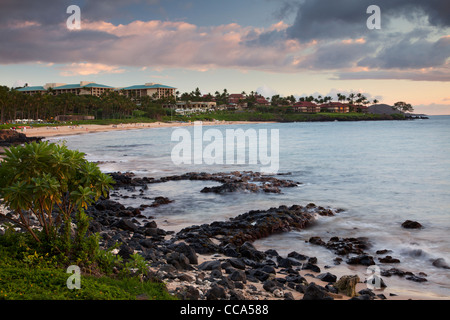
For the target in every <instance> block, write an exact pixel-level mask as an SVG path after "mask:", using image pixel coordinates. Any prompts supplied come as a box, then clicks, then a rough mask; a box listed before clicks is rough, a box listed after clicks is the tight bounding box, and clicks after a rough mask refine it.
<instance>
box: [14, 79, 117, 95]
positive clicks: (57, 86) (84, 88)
mask: <svg viewBox="0 0 450 320" xmlns="http://www.w3.org/2000/svg"><path fill="white" fill-rule="evenodd" d="M112 90H114V88H113V87H109V86H105V85H103V84H98V83H94V82H88V81H81V82H80V84H65V83H47V84H46V85H45V86H42V87H28V86H25V87H23V88H20V89H17V91H19V92H23V93H25V94H31V95H32V94H36V93H41V94H43V93H46V92H47V93H50V94H53V95H60V94H63V93H73V94H75V95H77V96H80V95H91V96H97V97H99V96H101V95H102V93H104V92H107V91H112Z"/></svg>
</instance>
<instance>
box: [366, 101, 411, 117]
mask: <svg viewBox="0 0 450 320" xmlns="http://www.w3.org/2000/svg"><path fill="white" fill-rule="evenodd" d="M368 112H369V113H373V114H388V115H389V114H395V113H398V114H404V113H403V112H401V111H398V110H394V109H393V107H392V106H390V105H388V104H374V105H372V106H370V107H369V109H368Z"/></svg>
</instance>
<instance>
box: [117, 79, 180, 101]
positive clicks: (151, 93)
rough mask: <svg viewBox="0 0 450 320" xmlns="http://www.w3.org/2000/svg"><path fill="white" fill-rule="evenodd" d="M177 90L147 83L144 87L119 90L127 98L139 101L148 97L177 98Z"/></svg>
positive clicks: (137, 86) (138, 86)
mask: <svg viewBox="0 0 450 320" xmlns="http://www.w3.org/2000/svg"><path fill="white" fill-rule="evenodd" d="M176 89H177V88H174V87H169V86H165V85H162V84H159V83H146V84H144V85H136V86H131V87H126V88H117V90H118V91H120V92H121V93H122V94H124V95H126V96H127V97H131V98H133V99H136V100H139V99H140V98H141V97H144V96H148V97H151V98H155V99H161V98H167V97H175V91H176Z"/></svg>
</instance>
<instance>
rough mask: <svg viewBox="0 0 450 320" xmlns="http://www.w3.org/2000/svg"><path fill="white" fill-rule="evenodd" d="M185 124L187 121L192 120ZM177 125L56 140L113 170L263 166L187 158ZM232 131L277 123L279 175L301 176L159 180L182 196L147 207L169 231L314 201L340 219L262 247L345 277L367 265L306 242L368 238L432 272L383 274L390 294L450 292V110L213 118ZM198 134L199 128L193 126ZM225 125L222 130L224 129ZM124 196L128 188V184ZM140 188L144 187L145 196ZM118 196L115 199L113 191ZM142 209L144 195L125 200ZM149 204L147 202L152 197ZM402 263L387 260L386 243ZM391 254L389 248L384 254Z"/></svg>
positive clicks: (161, 188) (156, 192)
mask: <svg viewBox="0 0 450 320" xmlns="http://www.w3.org/2000/svg"><path fill="white" fill-rule="evenodd" d="M183 128H185V127H183ZM176 129H177V128H176V127H174V128H151V129H138V130H129V131H111V132H103V133H93V134H88V135H74V136H67V137H55V138H50V139H48V140H50V141H65V143H66V145H67V146H68V147H69V148H71V149H77V150H80V151H82V152H84V153H86V158H87V159H88V160H90V161H98V162H99V166H100V168H101V169H102V170H103V171H104V172H116V171H121V172H134V173H135V174H136V175H137V176H147V177H155V178H156V177H162V176H169V175H176V174H183V173H186V172H210V173H214V172H232V171H246V170H252V171H258V170H259V169H260V167H261V166H260V165H255V164H230V163H226V162H225V163H224V164H214V165H209V164H206V163H205V161H204V162H203V163H201V164H189V165H186V164H181V165H177V164H175V163H174V161H173V157H172V155H171V153H172V150H173V149H174V147H175V146H176V145H177V142H174V141H172V140H171V135H172V133H173V132H174V130H176ZM207 129H216V130H219V131H220V132H222V133H223V135H224V136H225V132H226V130H227V129H228V130H231V129H236V130H237V129H243V130H248V129H254V130H255V131H256V132H259V131H258V130H260V129H267V130H268V131H270V130H277V132H278V133H279V163H278V173H281V174H288V175H280V176H277V178H279V179H289V180H294V181H298V182H301V184H300V185H299V186H298V187H295V188H286V189H283V190H282V193H280V194H270V193H269V194H267V193H230V194H214V193H200V190H201V189H203V188H204V187H205V186H215V185H217V184H218V183H216V182H212V181H208V182H205V181H171V182H167V183H162V184H151V185H149V188H148V189H147V190H144V195H145V196H147V197H156V196H164V197H168V198H169V199H171V200H175V201H174V202H173V203H171V204H168V205H165V206H160V207H158V208H147V209H146V210H145V211H143V214H144V215H148V216H152V217H154V218H155V221H156V222H157V224H158V226H159V227H160V228H162V229H165V230H174V231H178V230H181V229H182V228H183V227H186V226H189V225H193V224H203V223H211V222H213V221H218V220H226V219H228V218H231V217H234V216H237V215H239V214H241V213H245V212H248V211H250V210H255V209H269V208H271V207H278V206H280V205H287V206H290V205H293V204H299V205H307V204H308V203H315V204H316V205H318V206H323V207H330V208H341V209H344V211H342V212H340V213H338V214H337V215H335V216H333V217H319V218H318V220H317V222H316V223H315V224H314V225H312V226H311V227H309V228H308V229H305V230H302V231H293V232H287V233H283V234H277V235H273V236H271V237H268V238H265V239H261V240H258V241H256V242H255V246H256V247H257V248H258V249H260V250H266V249H269V248H271V249H275V250H277V251H278V253H279V254H281V255H286V254H287V253H289V252H291V251H297V252H300V253H303V254H305V255H308V256H315V257H317V258H318V261H319V264H321V265H322V266H327V267H329V268H328V269H326V271H328V272H331V273H335V274H338V275H343V274H355V273H358V274H360V278H362V279H364V278H365V274H367V270H366V268H365V267H361V266H359V267H356V266H351V265H347V264H346V263H345V262H343V263H342V264H340V265H338V266H336V265H334V262H333V259H334V258H335V257H336V255H335V253H333V252H331V251H330V250H328V249H326V248H324V247H321V246H317V245H314V244H311V243H309V242H307V240H308V239H309V238H310V237H312V236H319V237H321V238H322V239H323V240H324V241H328V240H329V238H331V237H334V236H337V237H341V238H348V237H366V238H368V240H369V242H370V244H371V247H370V248H369V249H367V250H366V251H367V252H368V253H369V254H371V255H373V256H374V258H375V261H376V262H377V266H379V267H380V268H381V269H389V268H391V267H395V268H398V269H401V270H404V271H411V272H413V273H414V274H419V273H421V275H424V274H426V276H424V277H425V278H426V279H427V280H428V281H426V282H422V283H417V282H414V281H410V280H406V279H404V278H400V277H398V276H391V277H383V280H384V282H385V283H386V284H387V286H388V288H387V289H386V290H388V291H386V292H392V293H396V294H404V295H405V294H406V295H410V296H412V297H414V296H418V297H423V296H426V297H429V298H432V299H433V298H450V269H445V268H440V267H436V266H434V265H433V264H432V262H433V261H434V260H436V259H439V258H441V259H444V261H445V262H446V263H447V264H448V265H450V237H449V230H450V116H430V119H428V120H410V121H361V122H338V121H336V122H312V123H306V122H301V123H270V124H269V123H268V124H247V125H226V126H223V125H218V126H208V127H206V126H204V127H203V130H204V131H206V130H207ZM186 130H190V132H191V133H192V136H194V132H193V130H194V128H192V127H188V129H186ZM215 132H217V131H215ZM122 193H123V194H124V192H122ZM138 193H139V192H138V191H136V194H138ZM114 200H115V199H114ZM117 200H118V201H120V202H121V203H123V204H124V205H132V206H135V207H138V206H139V205H140V204H141V203H143V201H144V200H141V199H140V198H139V197H137V199H132V198H128V199H122V198H121V199H117ZM147 202H148V201H147ZM405 220H415V221H418V222H419V223H421V224H422V225H423V228H422V229H404V228H402V227H401V224H402V223H403V222H404V221H405ZM383 249H388V250H391V251H390V252H389V253H388V255H391V256H392V257H393V258H397V259H399V260H400V261H401V263H400V264H383V263H379V262H378V259H377V258H378V257H381V256H380V255H377V254H375V252H376V251H377V250H383ZM384 256H385V255H382V257H384Z"/></svg>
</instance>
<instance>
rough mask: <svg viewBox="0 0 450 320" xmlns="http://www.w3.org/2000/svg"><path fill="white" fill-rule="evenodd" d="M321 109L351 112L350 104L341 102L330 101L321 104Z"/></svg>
mask: <svg viewBox="0 0 450 320" xmlns="http://www.w3.org/2000/svg"><path fill="white" fill-rule="evenodd" d="M320 108H321V109H322V110H321V111H324V112H334V113H348V112H350V106H349V105H348V104H343V103H341V102H329V103H324V104H322V105H321V106H320Z"/></svg>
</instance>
